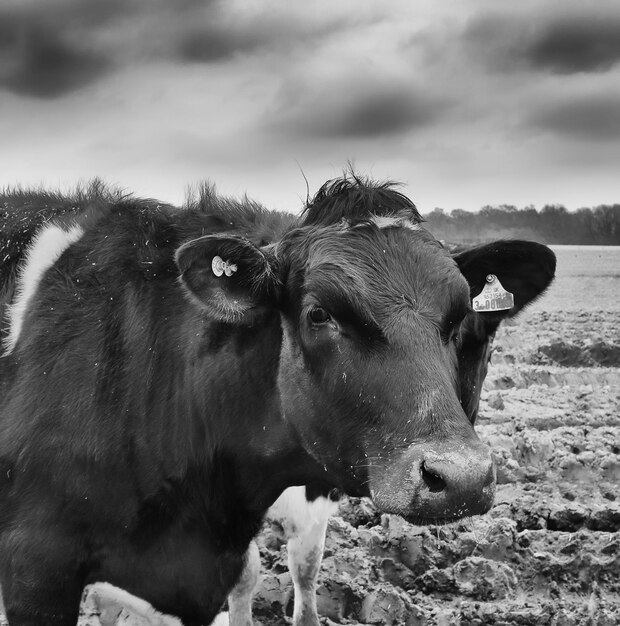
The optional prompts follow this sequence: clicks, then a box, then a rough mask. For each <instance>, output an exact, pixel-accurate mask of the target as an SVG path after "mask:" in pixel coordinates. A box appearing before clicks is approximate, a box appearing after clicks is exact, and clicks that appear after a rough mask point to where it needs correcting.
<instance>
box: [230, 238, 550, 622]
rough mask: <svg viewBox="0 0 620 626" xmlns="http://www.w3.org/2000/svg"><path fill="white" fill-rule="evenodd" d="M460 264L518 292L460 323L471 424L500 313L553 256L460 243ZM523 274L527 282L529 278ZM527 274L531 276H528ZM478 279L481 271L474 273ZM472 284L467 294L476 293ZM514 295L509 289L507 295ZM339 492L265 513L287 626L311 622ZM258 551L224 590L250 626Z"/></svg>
mask: <svg viewBox="0 0 620 626" xmlns="http://www.w3.org/2000/svg"><path fill="white" fill-rule="evenodd" d="M453 258H454V260H455V261H456V263H457V265H458V266H459V268H463V270H464V273H466V274H467V275H470V273H469V267H470V266H472V265H477V263H478V260H479V259H480V258H484V259H485V262H486V263H487V265H486V269H485V266H481V269H484V271H487V272H488V273H489V274H493V275H497V276H498V277H499V279H500V282H502V281H504V282H506V283H507V284H508V283H509V284H510V285H511V288H512V289H515V290H516V292H517V299H516V302H515V306H513V307H511V308H509V309H505V310H501V311H497V312H481V313H478V312H476V311H474V310H471V311H469V312H468V313H467V315H466V316H465V319H464V320H463V322H462V323H461V326H460V329H459V337H458V341H457V356H458V379H459V391H460V401H461V406H462V407H463V410H464V411H465V414H466V415H467V417H468V418H469V420H470V422H471V423H472V425H473V424H475V422H476V418H477V416H478V408H479V404H480V392H481V389H482V384H483V382H484V379H485V378H486V374H487V368H488V364H489V362H490V359H491V350H492V346H493V339H494V336H495V333H496V331H497V329H498V327H499V325H500V324H501V322H502V321H503V320H505V319H508V318H512V317H514V316H515V315H517V314H518V313H520V312H521V311H522V310H523V308H524V307H525V306H527V305H528V304H530V303H531V302H532V301H534V300H535V299H537V298H538V297H539V296H540V295H542V293H544V291H545V290H546V289H547V287H548V286H549V285H550V283H551V281H552V280H553V277H554V274H555V257H554V255H553V253H552V252H551V251H550V250H549V249H548V248H547V247H546V246H542V245H540V244H538V243H536V242H531V241H519V240H509V241H501V242H494V243H491V244H485V245H482V246H477V247H472V248H469V249H467V248H465V249H461V250H460V252H458V253H457V254H453ZM514 267H516V268H518V271H520V272H522V275H523V276H522V278H523V282H521V281H517V282H515V281H514V280H512V281H511V280H510V279H508V278H505V272H506V270H507V269H508V271H509V272H510V271H512V268H514ZM528 276H529V277H530V278H529V281H528ZM533 276H536V277H537V278H536V279H535V280H533V281H532V280H531V278H532V277H533ZM477 279H478V281H477V285H478V284H479V283H480V282H481V276H480V275H479V276H478V277H477ZM477 290H478V286H475V287H474V286H472V291H471V294H470V295H471V298H472V299H473V298H474V297H476V296H477V295H478V293H476V291H477ZM513 295H514V294H513ZM339 499H340V493H339V492H338V490H337V489H335V488H334V486H333V485H328V484H323V485H318V484H313V485H306V486H300V487H289V488H288V489H286V490H285V491H284V493H283V494H282V495H281V496H280V497H279V498H278V500H277V501H276V502H275V503H274V504H273V506H272V507H271V508H270V509H269V511H268V513H267V518H268V519H269V520H270V521H271V522H275V523H276V524H277V526H279V527H280V528H281V529H282V537H283V539H284V540H285V541H286V542H287V552H288V564H289V571H290V573H291V578H292V580H293V588H294V602H293V626H318V624H319V616H318V612H317V605H316V583H317V578H318V573H319V569H320V566H321V560H322V556H323V548H324V545H325V533H326V530H327V523H328V520H329V518H330V517H331V516H332V515H334V514H335V513H336V512H337V510H338V502H339ZM259 573H260V556H259V552H258V547H257V546H256V545H253V546H252V547H251V549H250V550H248V554H247V557H246V569H245V571H244V574H243V575H242V577H241V579H240V581H239V583H238V584H237V586H236V587H235V590H234V592H233V593H232V594H231V595H230V596H229V599H228V606H229V612H230V626H251V624H252V623H253V622H252V598H253V594H254V591H255V588H256V586H257V584H258V578H259Z"/></svg>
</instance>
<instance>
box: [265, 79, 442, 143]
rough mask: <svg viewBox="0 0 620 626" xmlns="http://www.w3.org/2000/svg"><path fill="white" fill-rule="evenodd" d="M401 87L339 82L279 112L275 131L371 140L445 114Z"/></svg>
mask: <svg viewBox="0 0 620 626" xmlns="http://www.w3.org/2000/svg"><path fill="white" fill-rule="evenodd" d="M306 89H312V87H311V86H306ZM447 106H448V104H447V102H445V101H444V102H440V101H438V100H436V99H434V98H431V97H427V96H425V95H423V94H421V93H415V92H414V91H413V90H411V89H408V88H407V87H406V86H404V85H403V84H402V83H400V84H399V83H396V84H386V83H384V82H382V81H378V82H376V83H372V82H359V83H357V84H351V82H350V81H349V82H346V81H345V82H344V83H343V84H340V85H331V86H329V87H328V88H327V89H322V90H321V89H319V90H318V91H317V92H315V93H314V94H310V93H307V94H306V95H305V97H302V98H301V99H299V100H298V101H297V103H296V104H294V105H293V106H290V107H289V106H286V104H285V105H284V106H282V107H281V109H280V111H279V112H278V120H277V122H276V123H275V124H276V126H278V127H280V128H281V129H283V130H285V131H286V132H292V133H294V134H300V135H303V136H309V137H322V138H324V137H328V138H359V139H370V138H376V137H383V136H389V135H396V134H398V133H405V132H408V131H410V130H413V129H416V128H422V127H425V126H427V125H429V124H432V123H433V122H434V121H435V120H436V119H437V118H438V116H439V115H441V114H442V113H443V112H444V111H445V109H446V108H447Z"/></svg>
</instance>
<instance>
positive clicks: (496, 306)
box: [472, 274, 515, 313]
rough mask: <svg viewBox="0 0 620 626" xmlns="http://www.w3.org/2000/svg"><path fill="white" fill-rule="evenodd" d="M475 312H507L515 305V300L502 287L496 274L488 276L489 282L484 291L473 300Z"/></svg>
mask: <svg viewBox="0 0 620 626" xmlns="http://www.w3.org/2000/svg"><path fill="white" fill-rule="evenodd" d="M472 305H473V307H474V311H476V312H478V313H484V312H485V311H507V310H508V309H512V307H513V306H514V305H515V298H514V296H513V295H512V294H511V293H510V291H506V290H505V289H504V288H503V287H502V283H500V282H499V278H497V276H495V274H489V275H488V276H487V282H486V284H485V286H484V287H483V288H482V291H481V292H480V293H479V294H478V295H477V296H476V297H475V298H474V299H473V301H472Z"/></svg>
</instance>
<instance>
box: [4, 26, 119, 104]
mask: <svg viewBox="0 0 620 626" xmlns="http://www.w3.org/2000/svg"><path fill="white" fill-rule="evenodd" d="M3 48H4V50H3V52H5V51H7V48H9V46H8V45H7V44H6V43H5V45H4V46H3ZM8 52H9V53H13V54H15V59H14V61H13V63H12V64H11V66H10V67H8V68H5V69H4V71H2V72H0V85H3V86H4V87H5V88H7V89H8V90H10V91H13V92H15V93H18V94H24V95H29V96H35V97H38V98H51V97H56V96H59V95H62V94H64V93H67V92H70V91H74V90H75V89H79V88H80V87H83V86H85V85H88V84H90V83H92V82H94V81H96V80H97V79H99V78H100V77H101V76H102V75H104V74H105V73H106V72H107V71H108V70H109V69H110V61H109V60H108V59H106V58H105V57H103V56H100V55H97V54H95V53H93V52H90V51H87V50H83V49H80V48H78V47H74V46H72V45H70V44H68V43H66V42H64V41H63V40H62V39H60V38H59V37H57V36H56V35H55V34H54V33H45V32H38V31H37V30H30V31H28V32H25V33H22V34H21V35H20V37H19V38H17V40H16V41H15V45H14V47H13V49H9V50H8Z"/></svg>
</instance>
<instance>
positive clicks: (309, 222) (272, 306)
mask: <svg viewBox="0 0 620 626" xmlns="http://www.w3.org/2000/svg"><path fill="white" fill-rule="evenodd" d="M342 194H344V195H342ZM23 196H24V194H13V195H11V194H9V195H7V196H5V197H2V198H0V203H1V204H2V206H4V207H6V209H7V210H6V213H5V218H4V224H3V228H2V232H3V234H4V236H5V237H6V239H4V242H5V243H4V248H5V249H6V250H7V252H6V255H8V257H7V260H6V263H7V265H6V267H4V266H3V272H4V274H3V277H4V278H5V280H6V281H7V286H3V294H4V295H3V297H4V298H5V302H10V301H11V299H12V298H13V293H14V281H15V268H16V266H17V265H18V264H19V263H20V262H21V260H22V258H23V254H24V249H25V247H26V245H27V243H28V242H29V241H31V240H32V237H33V236H34V233H35V231H36V230H37V228H38V227H40V226H41V224H43V223H45V222H48V221H50V220H51V221H53V222H54V223H66V224H79V225H80V226H81V227H82V228H83V229H84V231H85V232H84V235H83V236H82V237H81V238H80V239H79V240H78V241H76V242H75V243H73V244H72V245H71V246H70V247H69V248H67V249H66V250H65V251H64V253H63V254H62V255H61V256H60V258H59V259H58V260H57V261H56V263H55V264H54V265H53V267H51V268H50V269H49V270H48V271H47V272H45V274H44V276H43V277H42V280H41V282H40V284H39V286H38V289H37V292H36V295H35V297H34V298H33V299H32V301H31V302H30V303H29V306H28V314H27V316H26V318H25V320H24V325H23V328H22V332H21V334H20V337H19V340H18V342H17V345H16V346H15V348H14V349H13V350H12V352H11V353H10V354H7V355H5V356H3V357H1V358H0V381H1V387H0V390H1V396H0V469H1V470H2V472H1V473H0V501H1V506H0V581H1V583H2V588H3V594H4V599H5V604H6V608H7V614H8V617H9V621H10V623H11V624H12V625H13V626H19V625H20V624H21V625H24V624H48V623H54V624H60V625H62V624H74V623H75V621H76V619H77V611H78V606H79V599H80V595H81V592H82V588H83V586H84V585H85V584H87V583H89V582H94V581H97V580H104V581H107V582H110V583H112V584H116V585H118V586H120V587H123V588H125V589H126V590H127V591H129V592H131V593H134V594H136V595H138V596H140V597H142V598H144V599H146V600H148V601H150V602H151V603H152V604H153V605H154V606H155V607H156V608H157V609H159V610H161V611H164V612H167V613H172V614H175V615H178V616H179V617H181V619H182V620H183V622H184V623H185V624H186V625H192V624H205V623H210V621H211V620H212V619H213V617H214V616H215V614H216V613H217V611H218V610H219V609H220V607H221V605H222V603H223V602H224V600H225V598H226V595H227V593H228V592H229V591H230V589H231V587H232V586H233V585H234V583H235V581H236V578H237V576H238V574H239V572H240V571H241V568H242V565H243V563H242V561H243V554H244V553H245V550H246V548H247V546H248V544H249V541H250V540H251V538H252V537H253V536H254V535H255V533H256V532H257V530H258V528H259V526H260V523H261V520H262V517H263V515H264V513H265V511H266V510H267V508H268V507H269V506H270V504H271V503H272V502H273V501H274V500H275V499H276V498H277V496H278V495H279V494H280V493H281V491H282V490H283V489H284V488H286V487H287V486H290V485H295V484H307V483H313V482H317V483H322V484H329V485H333V486H335V487H338V488H339V489H342V490H344V491H346V492H348V493H351V494H355V495H369V494H370V491H369V483H370V484H371V485H372V481H373V480H376V479H375V478H374V477H373V474H372V472H373V471H374V467H375V465H374V464H375V463H378V464H379V465H380V469H381V472H384V471H385V475H386V476H389V481H388V482H387V483H386V484H388V483H389V489H390V490H393V492H394V494H395V496H394V500H393V502H401V501H403V502H405V504H403V505H401V504H393V505H392V504H390V505H389V506H388V507H387V508H386V510H388V511H391V512H401V513H403V514H413V513H416V512H417V511H416V507H417V506H419V505H418V504H416V500H415V496H412V495H411V494H409V492H408V491H407V488H408V487H407V480H406V476H410V475H411V466H407V465H406V463H405V461H406V458H405V456H406V452H407V449H408V448H407V446H408V442H411V441H414V440H416V441H417V440H420V439H424V440H428V441H430V442H432V441H434V440H441V441H442V442H444V441H452V440H454V441H458V444H459V447H461V448H462V447H463V446H465V447H467V446H468V445H470V444H471V445H473V446H474V447H475V446H478V444H476V443H475V436H474V434H473V430H472V427H471V424H469V423H468V421H467V417H466V416H465V414H464V412H463V410H462V409H461V407H460V405H459V397H458V394H459V383H458V372H457V355H456V348H455V346H454V344H453V343H451V342H446V341H445V337H444V335H445V333H446V330H445V326H446V320H447V319H448V318H449V317H450V315H451V314H452V313H451V312H452V311H454V310H459V309H460V310H462V309H464V308H467V302H468V297H469V289H468V286H467V283H466V282H465V280H464V279H463V276H462V274H461V272H459V270H458V267H457V265H456V264H455V263H454V261H453V260H452V259H451V258H450V257H449V255H448V254H447V253H446V252H445V251H444V250H443V249H442V248H441V247H440V246H438V245H437V243H436V242H435V241H434V239H433V238H432V237H431V236H430V235H429V234H428V233H426V232H425V231H424V230H416V231H411V230H409V229H403V228H384V229H379V228H377V227H376V226H375V225H374V224H372V223H370V222H369V220H370V218H371V217H372V216H373V215H380V214H382V213H383V214H389V215H398V216H399V217H401V216H403V212H405V213H406V214H407V215H408V216H409V218H411V219H415V208H414V207H413V205H412V203H411V202H410V201H408V200H407V199H406V198H404V196H401V195H400V194H396V192H394V191H393V190H391V189H390V188H388V187H386V186H385V185H373V184H372V183H370V182H368V181H360V180H359V179H355V180H354V181H353V182H352V181H351V180H347V181H344V182H342V181H341V182H340V183H332V184H330V185H329V186H328V187H326V188H324V189H323V190H322V191H321V192H320V193H319V194H318V197H317V198H316V199H315V201H316V206H315V208H314V209H313V208H312V206H311V207H309V208H308V211H307V212H306V214H305V216H304V218H303V219H302V220H301V221H299V220H297V219H296V218H293V217H292V216H287V215H284V216H281V215H274V214H271V213H269V212H267V211H265V210H264V209H263V208H262V207H259V206H258V205H255V204H253V203H251V202H249V201H242V202H237V201H233V200H228V199H223V198H219V197H217V196H216V195H215V194H214V193H213V191H212V189H211V188H209V187H205V188H203V190H202V192H201V194H200V196H199V198H198V199H197V200H193V201H191V202H189V203H188V205H187V206H186V207H184V208H182V209H179V208H175V207H172V206H168V205H163V204H160V203H157V202H155V201H152V200H148V201H143V200H139V199H135V198H131V197H105V196H104V197H101V194H98V195H96V197H85V198H82V199H81V200H80V202H79V203H76V202H75V201H74V200H72V199H70V198H68V199H63V198H58V197H56V196H54V198H55V199H54V202H53V203H52V204H51V205H50V203H49V202H48V196H43V195H41V194H31V195H30V196H28V194H26V196H28V197H27V202H24V201H23ZM37 203H40V205H39V206H38V208H37ZM319 205H320V206H319ZM20 206H26V207H27V208H26V209H23V210H22V209H20V208H19V207H20ZM22 218H25V219H22ZM343 218H344V219H346V220H348V221H350V222H355V223H358V224H360V225H359V226H357V227H355V228H346V227H343V225H342V224H341V221H342V219H343ZM63 220H69V221H66V222H63ZM9 240H10V241H11V242H13V241H16V242H18V243H17V244H15V247H13V246H14V244H13V243H7V242H8V241H9ZM214 252H219V253H222V254H224V255H225V256H226V257H227V259H228V257H230V259H229V260H230V261H231V263H232V262H235V263H237V262H238V272H237V273H235V274H233V275H232V276H230V277H221V278H219V279H217V280H216V279H214V278H213V274H212V273H211V268H210V261H211V259H212V256H213V254H214ZM474 265H475V264H474ZM466 275H467V274H466ZM215 300H217V305H214V304H213V302H214V301H215ZM313 306H322V307H325V308H326V309H328V310H329V313H330V315H331V317H330V318H329V322H328V323H325V324H322V325H316V324H313V323H311V321H310V318H309V317H308V315H307V311H308V310H309V308H311V307H313ZM429 393H430V394H431V395H429ZM472 442H473V443H472ZM472 450H474V448H472ZM472 453H473V452H472ZM403 459H404V460H403ZM392 467H393V469H391V468H392ZM380 478H381V480H383V478H382V477H380ZM485 480H486V478H485ZM387 488H388V487H385V488H383V492H385V489H387ZM470 496H471V494H465V493H463V494H458V502H459V503H461V504H459V506H460V508H461V509H462V508H463V506H462V503H463V502H466V501H467V498H468V497H470ZM446 501H448V500H446ZM442 506H443V505H442ZM398 507H401V509H399V508H398ZM402 507H404V508H402ZM442 510H443V509H442ZM426 513H427V514H428V515H429V516H432V514H433V513H432V512H431V513H428V512H426Z"/></svg>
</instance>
